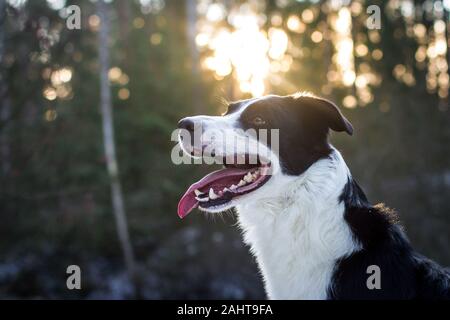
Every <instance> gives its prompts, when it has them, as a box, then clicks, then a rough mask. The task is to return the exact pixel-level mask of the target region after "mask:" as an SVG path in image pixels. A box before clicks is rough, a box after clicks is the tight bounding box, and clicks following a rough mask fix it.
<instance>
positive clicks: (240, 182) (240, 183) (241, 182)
mask: <svg viewBox="0 0 450 320" xmlns="http://www.w3.org/2000/svg"><path fill="white" fill-rule="evenodd" d="M246 184H247V182H245V181H244V180H241V181H239V183H238V187H242V186H245V185H246Z"/></svg>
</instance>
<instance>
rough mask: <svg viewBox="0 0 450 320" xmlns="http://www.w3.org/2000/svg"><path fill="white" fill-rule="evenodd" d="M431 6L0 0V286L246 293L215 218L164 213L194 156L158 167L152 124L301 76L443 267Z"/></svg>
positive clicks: (159, 136)
mask: <svg viewBox="0 0 450 320" xmlns="http://www.w3.org/2000/svg"><path fill="white" fill-rule="evenodd" d="M70 5H78V6H79V7H80V9H81V29H80V30H76V29H75V30H71V29H69V28H68V27H67V24H66V19H67V18H68V12H67V10H66V9H65V8H67V7H69V6H70ZM370 5H376V6H378V8H380V18H381V28H380V29H369V28H367V26H366V21H367V19H368V17H369V16H370V14H368V13H367V7H368V6H370ZM449 17H450V1H448V0H445V1H432V0H426V1H414V0H389V1H377V0H374V1H364V0H353V1H350V0H347V1H346V0H314V1H312V0H311V1H300V0H297V1H294V0H266V1H264V0H252V1H238V0H222V1H219V0H217V1H214V0H182V1H175V0H114V1H113V0H110V1H105V3H103V0H97V1H93V0H91V1H88V0H85V1H70V0H67V1H65V0H47V1H45V0H33V1H27V0H0V217H1V223H0V298H27V299H39V298H68V299H73V298H82V299H97V298H113V299H124V298H136V297H137V298H147V299H160V298H172V299H173V298H230V299H240V298H250V299H253V298H264V297H265V295H264V291H263V286H262V282H261V279H260V276H259V274H258V271H257V268H256V264H255V262H254V260H253V258H252V257H251V255H250V254H249V252H248V249H247V248H246V247H245V246H244V245H243V243H242V241H241V236H240V233H239V231H238V230H237V228H236V227H235V226H234V224H235V219H234V218H233V217H228V216H227V217H224V218H223V221H222V219H209V218H206V217H205V216H204V215H202V214H193V215H191V216H189V218H187V219H185V220H183V221H180V220H179V218H178V217H177V214H176V206H177V202H178V200H179V198H180V196H181V195H182V193H183V192H184V190H185V189H186V188H187V186H189V185H190V184H191V183H192V182H193V181H195V179H196V178H199V177H201V176H202V174H204V173H205V172H209V171H210V170H211V168H208V167H206V166H176V165H174V164H173V163H172V162H171V158H170V154H171V150H172V148H173V146H174V143H173V142H172V141H170V136H171V133H172V131H173V130H174V129H175V127H176V124H177V121H178V120H179V119H180V118H181V117H184V116H187V115H192V114H197V113H207V114H218V113H220V112H222V111H223V110H222V108H223V103H222V99H228V100H233V99H241V98H246V97H250V96H259V95H262V94H267V93H274V94H290V93H293V92H295V91H304V90H307V91H311V92H313V93H315V94H317V95H321V96H325V97H327V98H329V99H331V100H333V101H335V102H336V103H337V104H338V105H340V106H341V107H342V110H343V112H344V114H345V115H346V116H347V117H348V118H349V120H350V121H351V122H352V123H353V125H354V127H355V133H356V134H355V135H354V136H353V137H347V136H344V135H338V134H336V135H334V136H333V137H332V142H333V143H334V144H335V146H336V147H337V148H338V149H340V150H341V151H342V153H343V155H344V158H345V159H346V161H347V163H348V165H349V167H350V168H351V170H352V172H353V175H354V177H355V178H356V179H357V180H358V181H359V182H360V184H361V185H362V186H363V188H364V189H365V190H366V192H367V194H368V197H369V199H370V200H371V202H373V203H377V202H380V201H383V202H385V203H386V204H388V205H389V206H391V207H393V208H395V209H397V210H398V211H399V212H400V218H401V221H402V223H403V224H404V226H405V228H406V231H407V232H408V235H409V237H410V239H411V241H412V243H413V245H414V246H415V247H416V248H417V249H418V251H420V252H422V253H423V254H426V255H427V256H429V257H430V258H433V259H435V260H437V261H438V262H439V263H441V264H444V265H447V266H448V265H450V254H449V252H450V201H449V199H450V160H449V158H450V147H449V146H450V110H449V98H448V93H449V72H448V64H449V56H450V53H449V50H448V47H449V44H450V41H449V37H448V34H449V27H450V23H449ZM109 101H110V102H111V103H109ZM108 107H112V112H113V120H114V121H113V123H112V121H109V122H108ZM108 126H110V127H109V128H113V129H114V134H115V136H113V140H112V141H113V142H115V145H114V147H115V149H116V153H117V154H116V158H117V163H118V170H119V171H118V172H119V175H118V176H116V175H115V174H114V172H115V171H114V165H112V164H111V162H108V161H107V160H111V158H108V157H106V156H105V150H108V147H107V146H106V145H107V143H108V141H109V142H111V140H108V137H107V135H105V128H108ZM105 147H106V148H105ZM110 151H111V150H110ZM113 151H114V150H113ZM106 152H108V151H106ZM119 178H120V179H119ZM121 195H123V199H122V200H123V206H121V203H120V199H121ZM116 196H118V197H119V198H118V199H119V201H118V202H115V201H112V200H114V199H115V197H116ZM121 209H123V210H122V215H121ZM123 218H126V219H123ZM121 219H122V220H121ZM124 255H125V259H124ZM72 264H75V265H79V266H80V268H81V270H82V290H72V291H71V290H68V289H67V288H66V277H67V274H66V268H67V266H68V265H72Z"/></svg>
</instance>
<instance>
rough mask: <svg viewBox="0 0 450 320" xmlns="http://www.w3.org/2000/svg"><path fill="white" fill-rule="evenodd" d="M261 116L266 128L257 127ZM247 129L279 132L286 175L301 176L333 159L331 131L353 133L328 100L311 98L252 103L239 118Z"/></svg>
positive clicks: (269, 99)
mask: <svg viewBox="0 0 450 320" xmlns="http://www.w3.org/2000/svg"><path fill="white" fill-rule="evenodd" d="M256 117H259V118H261V119H263V120H264V122H265V123H264V125H261V126H258V127H256V126H255V125H254V124H253V120H254V119H255V118H256ZM239 121H240V123H241V126H242V128H243V129H244V130H247V129H250V128H251V129H255V130H258V129H267V130H268V132H269V136H268V141H271V139H270V138H271V137H270V129H279V155H280V162H281V165H282V170H283V173H285V174H289V175H300V174H302V173H303V172H305V171H306V170H307V169H308V168H309V167H310V166H311V165H312V164H314V163H315V162H316V161H318V160H319V159H322V158H326V157H328V156H329V154H330V152H331V148H330V145H329V143H328V133H329V130H330V128H332V129H333V130H338V131H347V132H349V133H351V132H352V130H353V129H352V128H351V125H350V123H349V122H348V121H347V120H346V119H345V118H344V117H343V116H342V114H341V113H340V112H339V110H338V109H337V108H336V106H334V105H333V104H331V103H330V102H328V101H326V100H322V99H319V98H315V97H311V96H298V97H294V96H287V97H279V96H270V97H267V98H265V99H263V100H257V101H255V102H254V103H252V104H250V105H249V106H248V107H247V108H246V109H245V110H244V112H243V113H242V115H241V116H240V119H239Z"/></svg>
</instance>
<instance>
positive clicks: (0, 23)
mask: <svg viewBox="0 0 450 320" xmlns="http://www.w3.org/2000/svg"><path fill="white" fill-rule="evenodd" d="M5 28H6V0H0V71H1V72H0V159H1V169H2V172H3V174H4V175H5V176H6V175H8V173H9V172H10V170H11V148H10V143H9V137H8V131H9V127H10V126H9V125H8V123H9V121H10V117H11V100H10V98H9V92H8V83H7V80H6V72H5V67H4V63H5V62H4V58H5Z"/></svg>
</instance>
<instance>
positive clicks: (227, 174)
mask: <svg viewBox="0 0 450 320" xmlns="http://www.w3.org/2000/svg"><path fill="white" fill-rule="evenodd" d="M247 172H248V170H245V169H235V168H233V169H222V170H218V171H214V172H211V173H210V174H208V175H207V176H205V177H204V178H203V179H201V180H200V181H198V182H196V183H194V184H193V185H192V186H190V187H189V189H188V190H187V191H186V193H185V194H184V195H183V196H182V197H181V199H180V202H178V216H179V217H180V218H184V217H186V216H187V215H188V214H189V212H191V211H192V210H193V209H194V208H196V207H197V206H198V201H197V200H196V199H195V193H194V190H195V189H198V190H201V191H202V192H207V191H208V190H209V187H208V188H205V187H207V186H210V185H211V187H212V185H214V184H217V185H220V186H230V185H231V183H230V184H228V183H227V181H228V180H229V179H230V178H234V179H233V180H236V181H239V180H240V177H243V176H244V175H245V174H246V173H247ZM236 177H238V178H239V179H238V178H236ZM219 180H223V181H219ZM213 189H214V188H213ZM214 190H215V191H216V189H214Z"/></svg>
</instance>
